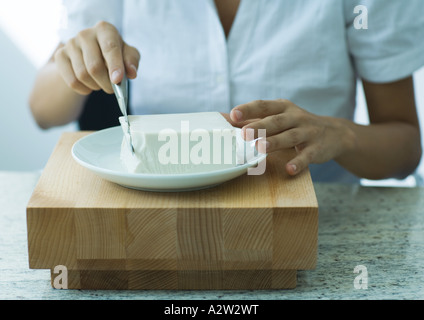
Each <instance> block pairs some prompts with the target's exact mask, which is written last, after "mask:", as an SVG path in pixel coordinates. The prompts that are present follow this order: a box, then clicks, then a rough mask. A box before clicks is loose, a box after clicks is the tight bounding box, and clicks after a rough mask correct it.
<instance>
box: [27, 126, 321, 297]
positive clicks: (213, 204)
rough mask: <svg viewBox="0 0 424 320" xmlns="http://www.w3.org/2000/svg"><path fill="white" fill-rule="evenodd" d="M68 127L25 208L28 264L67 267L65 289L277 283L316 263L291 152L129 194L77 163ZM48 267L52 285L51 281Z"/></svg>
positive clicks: (311, 225)
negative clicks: (182, 186)
mask: <svg viewBox="0 0 424 320" xmlns="http://www.w3.org/2000/svg"><path fill="white" fill-rule="evenodd" d="M87 134H89V133H88V132H78V133H65V134H64V135H63V136H62V137H61V139H60V141H59V142H58V144H57V146H56V148H55V150H54V152H53V154H52V156H51V158H50V160H49V162H48V164H47V166H46V168H45V169H44V172H43V174H42V176H41V178H40V180H39V182H38V184H37V186H36V188H35V190H34V193H33V195H32V197H31V199H30V201H29V203H28V206H27V230H28V249H29V264H30V268H32V269H50V270H53V269H54V267H55V266H57V265H64V266H66V268H67V269H68V272H69V278H68V280H69V289H159V290H161V289H179V290H184V289H202V290H203V289H204V290H209V289H273V288H293V287H295V286H296V271H297V270H307V269H314V268H315V266H316V260H317V244H318V203H317V200H316V196H315V191H314V187H313V184H312V181H311V178H310V174H309V172H305V173H303V174H302V175H300V176H298V177H295V178H293V177H289V176H288V175H287V174H286V173H285V171H284V164H285V163H286V161H287V160H288V159H289V158H290V157H292V156H293V153H292V152H286V153H283V152H281V153H275V154H273V155H271V156H270V157H269V158H268V159H267V170H266V173H265V174H264V175H262V176H248V175H245V176H242V177H240V178H237V179H235V180H232V181H229V182H227V183H225V184H223V185H220V186H218V187H215V188H212V189H207V190H201V191H193V192H183V193H152V192H144V191H136V190H130V189H127V188H124V187H121V186H119V185H116V184H113V183H110V182H107V181H105V180H103V179H101V178H99V177H97V176H96V175H94V174H93V173H91V172H90V171H88V170H87V169H85V168H83V167H81V166H80V165H79V164H77V163H76V162H75V161H74V159H73V158H72V156H71V148H72V146H73V144H74V143H75V142H76V141H77V140H78V139H80V138H82V137H83V136H85V135H87ZM53 277H54V274H53V271H52V281H53Z"/></svg>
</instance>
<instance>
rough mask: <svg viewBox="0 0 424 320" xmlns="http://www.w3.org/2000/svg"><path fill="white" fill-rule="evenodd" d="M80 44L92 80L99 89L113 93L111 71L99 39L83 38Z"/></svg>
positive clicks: (85, 65)
mask: <svg viewBox="0 0 424 320" xmlns="http://www.w3.org/2000/svg"><path fill="white" fill-rule="evenodd" d="M80 45H81V51H82V53H83V57H84V62H83V67H84V68H85V69H86V70H87V73H88V74H89V75H90V78H91V79H92V81H94V82H95V83H96V84H97V86H98V87H99V89H102V90H103V91H105V92H107V93H109V94H111V93H113V89H112V86H111V84H110V79H109V73H108V70H107V67H106V65H105V62H104V59H103V55H102V52H101V49H100V47H99V45H98V43H97V41H96V40H93V39H92V38H83V39H80Z"/></svg>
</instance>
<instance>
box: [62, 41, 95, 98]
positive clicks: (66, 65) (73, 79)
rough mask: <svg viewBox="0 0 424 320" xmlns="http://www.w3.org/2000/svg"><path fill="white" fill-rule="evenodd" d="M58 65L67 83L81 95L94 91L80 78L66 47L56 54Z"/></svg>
mask: <svg viewBox="0 0 424 320" xmlns="http://www.w3.org/2000/svg"><path fill="white" fill-rule="evenodd" d="M55 61H56V65H57V66H58V70H59V73H60V75H61V76H62V78H63V80H64V81H65V83H66V84H67V85H68V86H69V87H70V88H71V89H73V90H74V91H75V92H77V93H78V94H80V95H88V94H90V93H91V92H92V90H91V89H90V88H88V87H87V86H85V85H84V84H83V83H82V82H81V81H79V80H78V78H77V76H76V75H75V72H74V69H73V66H72V62H71V60H70V59H69V57H68V55H67V54H66V52H65V49H64V48H62V49H59V50H58V51H57V52H56V54H55Z"/></svg>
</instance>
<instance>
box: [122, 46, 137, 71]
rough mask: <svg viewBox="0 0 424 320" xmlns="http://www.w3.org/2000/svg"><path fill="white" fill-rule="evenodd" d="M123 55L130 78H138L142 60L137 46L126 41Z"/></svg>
mask: <svg viewBox="0 0 424 320" xmlns="http://www.w3.org/2000/svg"><path fill="white" fill-rule="evenodd" d="M123 57H124V65H125V69H126V72H127V76H128V78H129V79H135V78H137V71H138V66H139V62H140V52H139V51H138V50H137V49H136V48H134V47H131V46H129V45H127V44H126V43H124V49H123Z"/></svg>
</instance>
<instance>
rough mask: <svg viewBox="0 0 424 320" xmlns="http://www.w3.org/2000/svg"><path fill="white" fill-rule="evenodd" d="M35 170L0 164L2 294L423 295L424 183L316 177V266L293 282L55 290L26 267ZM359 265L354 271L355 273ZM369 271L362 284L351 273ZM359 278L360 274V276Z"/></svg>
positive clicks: (44, 275) (46, 277) (46, 275)
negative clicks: (264, 287) (242, 287)
mask: <svg viewBox="0 0 424 320" xmlns="http://www.w3.org/2000/svg"><path fill="white" fill-rule="evenodd" d="M39 176H40V173H39V172H28V173H22V172H0V299H2V300H8V299H15V300H16V299H36V300H38V299H52V300H61V299H63V300H64V299H66V300H72V299H85V300H88V299H97V300H101V299H110V300H124V299H125V300H131V299H137V300H174V299H176V300H190V299H196V300H211V299H214V300H215V299H216V300H285V299H287V300H293V299H296V300H311V299H312V300H317V299H323V300H324V299H335V300H342V299H343V300H344V299H420V300H421V299H424V268H423V267H422V266H423V265H424V189H422V188H382V187H360V186H352V185H335V184H315V190H316V194H317V198H318V202H319V207H320V215H319V247H318V263H317V268H316V269H315V270H311V271H299V272H298V285H297V288H296V289H294V290H270V291H79V290H74V291H72V290H70V291H64V290H55V289H52V287H51V284H50V271H49V270H30V269H29V267H28V250H27V235H26V205H27V203H28V201H29V198H30V196H31V194H32V191H33V189H34V187H35V185H36V183H37V181H38V178H39ZM357 266H362V267H361V268H362V269H360V272H359V273H354V269H355V267H357ZM364 268H366V271H367V275H368V278H367V279H368V282H367V288H366V289H357V288H355V283H354V281H355V278H356V277H358V276H364V275H365V273H364V270H365V269H364ZM357 284H359V285H364V284H365V283H364V282H359V283H357Z"/></svg>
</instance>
